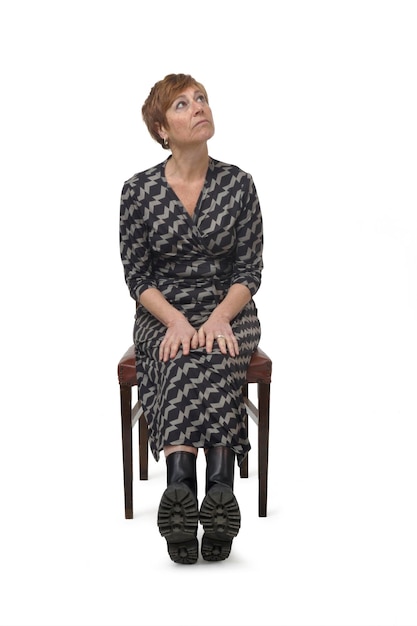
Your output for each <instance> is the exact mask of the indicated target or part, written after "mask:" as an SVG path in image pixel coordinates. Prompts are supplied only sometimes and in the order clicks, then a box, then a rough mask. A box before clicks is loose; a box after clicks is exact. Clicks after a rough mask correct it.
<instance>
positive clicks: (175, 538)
mask: <svg viewBox="0 0 417 626" xmlns="http://www.w3.org/2000/svg"><path fill="white" fill-rule="evenodd" d="M197 526H198V509H197V502H196V500H195V498H194V495H193V494H192V492H191V490H190V489H189V488H188V487H187V486H186V485H184V484H182V483H174V484H172V485H169V486H168V487H167V488H166V490H165V491H164V493H163V495H162V498H161V502H160V505H159V509H158V528H159V532H160V534H161V535H162V536H163V537H165V539H166V541H167V546H168V553H169V556H170V557H171V559H172V560H173V561H174V562H175V563H185V564H187V563H189V564H191V563H195V562H196V560H197V558H198V541H197Z"/></svg>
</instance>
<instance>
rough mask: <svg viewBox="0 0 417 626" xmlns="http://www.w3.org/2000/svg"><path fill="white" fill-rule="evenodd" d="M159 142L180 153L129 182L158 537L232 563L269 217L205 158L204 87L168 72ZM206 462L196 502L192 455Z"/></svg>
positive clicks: (141, 376)
mask: <svg viewBox="0 0 417 626" xmlns="http://www.w3.org/2000/svg"><path fill="white" fill-rule="evenodd" d="M142 114H143V119H144V121H145V123H146V125H147V128H148V130H149V132H150V134H151V136H152V137H153V139H155V140H156V141H157V142H158V143H159V144H160V145H161V146H162V148H164V149H165V150H168V149H169V150H170V151H171V154H170V155H169V156H168V158H166V159H165V160H164V161H163V162H162V163H159V164H158V165H155V166H154V167H151V168H150V169H147V170H146V171H144V172H140V173H138V174H135V175H134V176H133V177H132V178H130V179H129V180H127V181H126V182H125V184H124V187H123V191H122V197H121V212H120V246H121V257H122V261H123V266H124V272H125V278H126V283H127V285H128V287H129V291H130V294H131V296H132V298H134V299H135V301H136V302H137V311H136V318H135V324H134V343H135V350H136V369H137V380H138V390H139V397H140V399H141V402H142V406H143V410H144V413H145V417H146V420H147V423H148V429H149V443H150V448H151V451H152V454H153V456H154V458H155V459H156V460H158V459H159V455H160V452H161V451H163V452H164V454H165V457H166V465H167V488H166V490H165V491H164V493H163V495H162V499H161V502H160V505H159V510H158V527H159V531H160V533H161V535H162V536H163V537H165V539H166V541H167V547H168V552H169V555H170V558H171V559H172V560H173V561H174V562H176V563H195V562H196V560H197V558H198V541H197V529H198V521H199V520H200V521H201V524H202V526H203V530H204V534H203V538H202V545H201V553H202V557H203V558H204V559H205V560H208V561H221V560H223V559H226V558H227V557H228V556H229V554H230V550H231V546H232V541H233V538H234V537H236V535H237V534H238V532H239V528H240V522H241V518H240V510H239V505H238V503H237V500H236V497H235V495H234V493H233V480H234V467H235V459H237V462H238V464H239V465H240V463H241V462H242V461H243V459H244V458H245V456H246V454H247V453H248V451H249V449H250V444H249V440H248V435H247V431H246V427H245V416H246V408H245V404H244V401H243V394H242V385H243V384H244V383H245V377H246V371H247V367H248V365H249V362H250V359H251V355H252V353H253V351H254V350H255V349H256V347H257V345H258V343H259V339H260V324H259V319H258V314H257V309H256V306H255V303H254V301H253V299H252V297H253V295H254V294H255V293H256V291H257V290H258V288H259V286H260V283H261V272H262V267H263V265H262V245H263V234H262V217H261V212H260V207H259V201H258V196H257V192H256V189H255V186H254V183H253V180H252V177H251V176H250V174H248V173H246V172H244V171H242V170H241V169H239V168H238V167H237V166H235V165H229V164H227V163H222V162H221V161H218V160H216V159H214V158H211V157H210V156H209V154H208V148H207V141H208V140H209V139H210V138H211V137H212V136H213V134H214V123H213V116H212V112H211V109H210V106H209V104H208V97H207V93H206V90H205V88H204V86H203V85H202V84H201V83H199V82H197V81H196V80H195V79H194V78H193V77H192V76H189V75H185V74H170V75H168V76H166V77H165V78H164V79H163V80H160V81H159V82H157V83H156V84H155V85H154V87H153V88H152V89H151V91H150V94H149V96H148V98H147V99H146V101H145V103H144V105H143V107H142ZM199 448H203V450H204V451H205V454H206V460H207V471H206V485H205V490H206V493H205V497H204V499H203V501H202V504H201V508H200V511H199V509H198V501H197V473H196V458H197V452H198V449H199Z"/></svg>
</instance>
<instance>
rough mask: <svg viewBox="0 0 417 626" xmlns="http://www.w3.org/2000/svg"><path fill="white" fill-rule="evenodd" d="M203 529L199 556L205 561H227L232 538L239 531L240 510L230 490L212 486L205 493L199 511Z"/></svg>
mask: <svg viewBox="0 0 417 626" xmlns="http://www.w3.org/2000/svg"><path fill="white" fill-rule="evenodd" d="M200 521H201V523H202V525H203V528H204V535H203V540H202V544H201V554H202V556H203V558H204V559H205V560H206V561H223V560H224V559H227V557H228V556H229V554H230V550H231V547H232V541H233V538H234V537H236V535H237V534H238V532H239V529H240V509H239V505H238V502H237V500H236V498H235V496H234V494H233V491H232V490H231V489H230V488H227V487H223V486H218V485H216V486H214V487H212V488H211V489H210V490H209V492H208V493H207V495H206V497H205V498H204V500H203V503H202V505H201V510H200Z"/></svg>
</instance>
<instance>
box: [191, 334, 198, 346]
mask: <svg viewBox="0 0 417 626" xmlns="http://www.w3.org/2000/svg"><path fill="white" fill-rule="evenodd" d="M198 346H199V342H198V333H197V332H196V333H194V335H193V336H192V339H191V348H192V349H193V350H195V349H196V348H198Z"/></svg>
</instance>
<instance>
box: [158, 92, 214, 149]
mask: <svg viewBox="0 0 417 626" xmlns="http://www.w3.org/2000/svg"><path fill="white" fill-rule="evenodd" d="M166 119H167V127H166V128H165V127H162V128H161V136H162V137H163V138H164V139H168V140H169V145H170V147H171V148H172V147H175V146H178V147H186V146H188V145H192V144H196V143H201V142H203V141H207V140H208V139H210V138H211V137H212V136H213V135H214V122H213V115H212V112H211V108H210V107H209V105H208V102H207V100H206V98H205V96H204V93H203V92H202V91H200V90H199V89H197V87H195V86H191V87H188V88H187V89H185V90H184V91H183V92H181V94H179V95H178V96H177V97H176V98H175V100H174V101H173V103H172V104H171V106H170V107H169V109H168V110H167V112H166Z"/></svg>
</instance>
